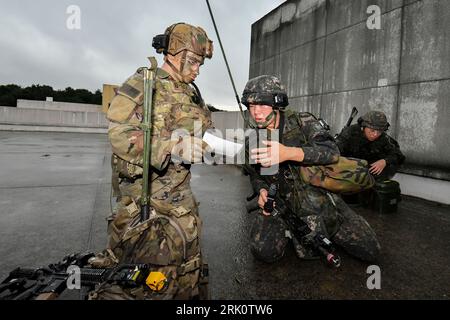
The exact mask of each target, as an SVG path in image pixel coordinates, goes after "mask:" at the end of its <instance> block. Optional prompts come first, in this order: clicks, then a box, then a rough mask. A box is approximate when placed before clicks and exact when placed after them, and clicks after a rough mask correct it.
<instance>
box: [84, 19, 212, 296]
mask: <svg viewBox="0 0 450 320" xmlns="http://www.w3.org/2000/svg"><path fill="white" fill-rule="evenodd" d="M153 47H154V48H155V49H156V50H157V52H158V53H163V54H164V64H163V65H162V67H161V68H158V69H157V70H156V79H155V81H154V83H155V84H154V93H153V102H152V109H153V110H152V114H153V115H152V119H153V120H152V125H151V150H149V151H150V154H151V159H150V161H151V168H150V174H151V176H150V177H151V178H150V181H151V182H150V187H149V189H150V207H151V210H152V214H151V218H150V221H151V223H147V224H145V226H144V227H142V228H141V229H139V228H134V229H133V228H132V227H133V226H135V225H137V224H138V223H139V218H140V217H139V213H140V198H141V192H142V177H143V167H142V164H143V151H144V142H143V141H144V139H143V136H144V135H143V130H142V129H141V127H140V125H141V123H142V114H143V101H144V86H143V72H142V69H138V70H137V72H136V73H135V74H133V75H132V76H131V77H130V78H129V79H127V80H126V81H125V83H123V84H122V86H121V87H120V88H119V89H118V92H117V95H116V96H115V97H114V99H113V100H112V102H111V106H110V109H109V110H108V114H107V117H108V119H109V120H110V127H109V132H108V135H109V139H110V142H111V146H112V151H113V156H112V165H113V186H114V187H115V194H116V195H117V196H118V204H117V209H116V210H115V211H114V214H113V216H112V217H111V219H110V223H109V226H108V237H109V238H108V249H107V250H105V251H104V252H103V253H101V254H98V255H97V257H96V258H94V259H92V261H91V264H92V265H94V266H98V267H101V266H103V267H105V266H114V265H116V264H122V263H125V264H126V263H138V264H149V265H151V266H153V267H154V268H155V270H156V271H158V272H157V273H155V275H157V276H156V278H154V279H153V280H154V283H153V285H152V286H148V285H143V286H140V287H138V288H133V289H132V288H121V287H119V286H117V285H113V284H112V285H109V284H107V285H105V286H101V287H100V288H99V289H97V290H96V291H95V292H93V293H91V298H92V299H192V298H198V297H200V298H202V297H204V296H205V295H204V293H205V292H204V291H206V290H204V289H205V286H203V285H202V284H203V283H204V282H206V281H205V279H206V273H207V270H206V268H204V265H203V260H202V256H201V252H200V243H199V239H200V229H201V219H200V217H199V213H198V208H197V203H196V201H195V199H194V196H193V194H192V191H191V187H190V178H191V173H190V164H191V163H195V162H200V161H201V159H202V153H203V150H204V147H205V145H204V144H203V142H202V140H201V138H197V137H202V134H203V133H204V131H206V130H207V129H208V128H209V127H210V126H211V116H210V112H209V110H208V109H207V107H206V105H205V103H204V101H203V100H202V97H201V94H200V92H199V90H198V88H197V87H196V86H195V84H194V80H195V79H196V77H197V76H198V75H199V70H200V67H201V66H202V65H203V62H204V59H205V58H211V57H212V54H213V46H212V41H211V40H210V39H209V38H208V36H207V34H206V32H205V31H204V30H203V29H202V28H200V27H195V26H192V25H189V24H186V23H176V24H173V25H171V26H170V27H168V28H167V29H166V31H165V33H164V34H163V35H158V36H156V37H155V38H154V39H153ZM191 85H192V86H191ZM197 131H198V132H197ZM183 132H184V136H183V137H182V136H181V135H182V133H183ZM147 152H148V151H147ZM175 155H176V157H175ZM152 217H153V218H152ZM131 229H132V231H130V230H131ZM153 280H152V281H153Z"/></svg>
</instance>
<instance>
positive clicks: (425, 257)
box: [0, 131, 450, 299]
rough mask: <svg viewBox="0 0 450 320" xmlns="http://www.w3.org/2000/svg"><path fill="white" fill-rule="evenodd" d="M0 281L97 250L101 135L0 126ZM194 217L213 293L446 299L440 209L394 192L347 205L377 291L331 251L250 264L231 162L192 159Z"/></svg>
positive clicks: (102, 192) (101, 227) (103, 153)
mask: <svg viewBox="0 0 450 320" xmlns="http://www.w3.org/2000/svg"><path fill="white" fill-rule="evenodd" d="M0 150H1V151H0V208H1V209H0V225H1V229H0V230H1V231H0V243H1V247H0V279H3V278H5V277H6V275H7V274H8V272H9V271H11V270H12V269H14V268H15V267H17V266H24V267H25V266H28V267H37V266H43V265H47V264H49V263H52V262H56V261H58V260H59V259H61V258H62V257H63V256H64V255H66V254H68V253H72V252H78V251H86V250H93V251H97V250H101V249H103V247H104V245H105V242H106V221H105V218H106V217H107V216H108V215H109V211H110V202H109V199H110V183H109V182H110V164H109V159H110V158H109V153H110V148H109V143H108V141H107V137H106V135H102V134H78V133H25V132H2V131H0ZM192 172H193V175H192V187H193V190H194V193H195V194H196V197H197V200H198V201H200V203H201V204H200V213H201V215H202V217H203V221H204V225H203V237H202V246H203V252H204V255H205V256H206V258H207V260H208V262H209V265H210V284H211V294H212V298H213V299H449V297H450V272H449V267H448V265H449V263H450V257H449V256H448V253H449V252H450V233H449V232H448V231H449V230H450V207H449V206H444V205H439V204H437V203H433V202H428V201H425V200H420V199H416V198H410V197H404V198H403V201H402V202H401V203H400V205H399V211H398V212H397V213H396V214H391V215H379V214H377V213H374V212H371V211H369V210H366V209H360V208H357V209H356V210H357V211H358V212H359V213H360V214H361V215H363V216H364V217H365V218H366V219H367V220H368V221H369V223H370V224H371V225H372V226H373V228H374V229H375V231H376V232H377V234H378V237H379V240H380V243H381V245H382V255H381V257H380V259H379V262H378V265H379V266H380V268H381V289H380V290H369V289H367V287H366V281H367V278H368V276H369V275H368V274H367V273H366V269H367V267H368V264H366V263H363V262H361V261H358V260H356V259H354V258H352V257H350V256H348V255H346V254H345V253H344V252H340V254H341V258H342V267H341V268H340V269H338V270H332V269H329V268H328V267H327V266H325V265H324V263H323V262H322V261H302V260H299V259H298V258H297V257H296V256H295V254H294V252H293V250H292V249H289V250H288V252H287V254H286V256H285V257H284V258H283V260H282V261H280V262H279V263H276V264H274V265H267V264H264V263H261V262H258V261H256V260H255V259H254V258H253V256H252V255H251V253H250V251H249V246H248V239H249V231H250V228H251V223H252V221H253V218H254V216H253V215H252V214H248V213H246V211H245V204H246V202H245V196H246V195H248V194H249V193H250V192H251V190H250V184H249V182H248V178H247V177H245V176H243V175H242V174H241V172H240V170H238V169H237V168H236V167H233V166H206V165H196V166H193V170H192Z"/></svg>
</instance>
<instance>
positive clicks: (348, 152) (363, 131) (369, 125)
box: [336, 111, 405, 181]
mask: <svg viewBox="0 0 450 320" xmlns="http://www.w3.org/2000/svg"><path fill="white" fill-rule="evenodd" d="M388 128H389V122H388V121H387V118H386V115H385V114H384V113H383V112H381V111H369V112H368V113H366V114H365V115H363V116H362V117H360V118H359V119H358V123H357V124H354V125H351V126H350V127H347V128H345V129H344V130H343V131H342V133H341V134H340V135H339V136H338V138H337V141H336V142H337V145H338V147H339V150H340V152H341V155H342V156H345V157H353V158H359V159H364V160H367V162H368V163H369V166H370V173H371V174H372V175H373V176H374V177H375V179H376V180H377V181H384V180H389V179H391V178H392V177H393V176H394V175H395V173H396V172H397V170H398V167H399V166H400V165H401V164H402V163H403V162H404V161H405V156H404V155H403V154H402V152H401V151H400V146H399V144H398V142H397V141H395V140H394V139H393V138H392V137H390V136H389V135H388V134H386V131H387V130H388Z"/></svg>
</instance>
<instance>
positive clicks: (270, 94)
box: [241, 75, 289, 128]
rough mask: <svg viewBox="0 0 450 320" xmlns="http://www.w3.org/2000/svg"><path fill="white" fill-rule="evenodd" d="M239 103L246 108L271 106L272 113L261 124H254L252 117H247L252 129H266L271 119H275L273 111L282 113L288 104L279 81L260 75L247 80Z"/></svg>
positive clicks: (275, 78) (284, 91) (272, 77)
mask: <svg viewBox="0 0 450 320" xmlns="http://www.w3.org/2000/svg"><path fill="white" fill-rule="evenodd" d="M241 102H242V104H244V105H245V106H246V107H247V108H249V106H250V105H251V104H259V105H268V106H272V112H271V113H270V114H269V115H268V116H267V117H266V119H265V121H264V122H263V123H256V121H255V120H254V119H253V118H252V117H249V124H250V126H251V127H253V128H256V127H260V128H265V127H267V126H268V125H269V123H270V122H271V120H272V118H273V117H274V116H275V117H276V112H275V110H274V109H276V110H280V111H283V110H284V109H285V108H286V107H287V106H288V104H289V101H288V96H287V93H286V90H285V88H284V86H283V85H282V84H281V82H280V80H279V79H278V78H277V77H274V76H269V75H262V76H258V77H256V78H252V79H250V80H248V82H247V84H246V85H245V88H244V92H243V93H242V98H241Z"/></svg>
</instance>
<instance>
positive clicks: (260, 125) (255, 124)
mask: <svg viewBox="0 0 450 320" xmlns="http://www.w3.org/2000/svg"><path fill="white" fill-rule="evenodd" d="M272 118H273V119H274V122H275V123H276V122H277V113H276V112H275V110H273V109H272V112H271V113H270V114H269V115H268V116H267V117H266V119H264V122H256V121H255V119H253V117H249V125H250V127H251V128H254V129H256V128H262V129H263V128H267V127H268V126H269V124H270V123H271V120H272Z"/></svg>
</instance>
